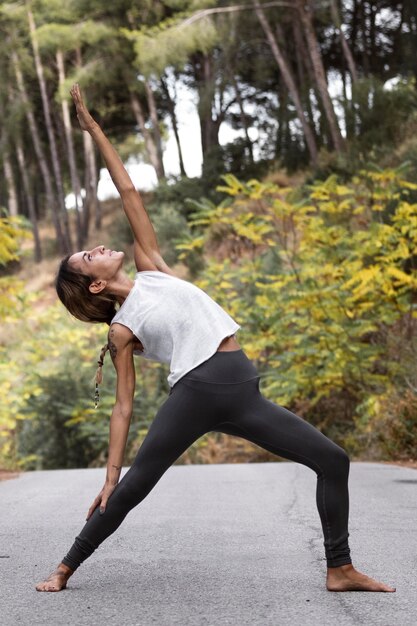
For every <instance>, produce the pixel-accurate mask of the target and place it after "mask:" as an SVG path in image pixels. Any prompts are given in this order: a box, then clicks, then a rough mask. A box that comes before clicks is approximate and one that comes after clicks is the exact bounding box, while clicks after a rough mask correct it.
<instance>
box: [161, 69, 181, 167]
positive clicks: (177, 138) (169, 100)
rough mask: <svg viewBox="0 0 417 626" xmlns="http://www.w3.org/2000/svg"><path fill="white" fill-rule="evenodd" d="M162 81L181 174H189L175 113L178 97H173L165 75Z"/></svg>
mask: <svg viewBox="0 0 417 626" xmlns="http://www.w3.org/2000/svg"><path fill="white" fill-rule="evenodd" d="M160 81H161V87H162V91H163V92H164V95H165V100H166V103H167V106H168V111H169V115H170V118H171V124H172V130H173V131H174V137H175V141H176V144H177V150H178V160H179V164H180V172H181V176H187V173H186V171H185V167H184V159H183V155H182V148H181V142H180V136H179V133H178V121H177V115H176V113H175V100H176V99H175V100H173V99H172V98H171V94H170V93H169V89H168V85H167V84H166V81H165V79H164V77H163V76H161V78H160Z"/></svg>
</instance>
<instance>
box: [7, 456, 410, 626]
mask: <svg viewBox="0 0 417 626" xmlns="http://www.w3.org/2000/svg"><path fill="white" fill-rule="evenodd" d="M103 478H104V470H102V469H99V470H95V469H91V470H69V471H45V472H30V473H27V474H23V475H22V476H20V477H19V478H17V479H15V480H9V481H5V482H2V483H0V556H1V557H2V558H0V624H1V625H2V626H16V625H23V626H26V625H27V626H34V625H38V624H39V625H42V626H49V625H51V626H52V625H56V624H62V625H64V626H66V625H70V624H71V626H84V625H85V626H104V625H106V626H122V625H123V626H134V625H138V626H148V625H151V624H152V625H158V626H174V625H181V626H200V625H201V626H203V625H210V626H217V625H218V626H220V625H223V624H231V625H233V626H244V625H246V624H251V625H255V626H256V625H268V626H269V625H271V626H278V625H279V626H327V625H328V626H335V625H336V626H360V625H362V624H366V625H367V626H373V625H377V624H378V625H381V626H415V625H416V624H417V583H416V573H417V542H416V525H417V516H416V501H417V499H416V492H417V471H416V470H414V469H408V468H404V467H399V466H395V465H385V464H381V465H380V464H376V463H352V466H351V473H350V493H351V499H350V503H351V514H350V540H351V551H352V557H353V562H354V564H355V565H356V567H357V568H358V569H361V570H362V571H365V573H367V574H369V575H371V576H374V577H376V578H380V579H381V580H384V581H385V582H386V583H388V584H392V585H394V586H396V587H397V592H396V593H392V594H382V593H360V592H351V593H330V592H328V591H327V590H326V589H325V572H326V567H325V561H324V560H323V555H324V553H323V545H322V536H321V528H320V524H319V517H318V513H317V510H316V508H315V483H316V477H315V474H314V473H313V472H312V471H311V470H309V469H308V468H306V467H304V466H302V465H298V464H295V463H284V462H282V463H259V464H238V465H205V466H174V467H172V468H170V470H168V472H167V473H166V474H165V476H163V478H162V479H161V481H160V482H159V483H158V484H157V485H156V487H155V488H154V490H153V491H152V492H151V493H150V495H149V496H148V497H147V498H146V499H145V500H144V501H143V502H142V504H141V505H140V506H139V507H137V508H136V509H134V510H133V511H132V512H131V513H130V514H129V515H128V517H127V518H126V520H125V521H124V522H123V524H122V526H121V527H120V528H119V530H118V531H117V532H116V533H115V534H114V535H112V536H111V537H110V538H109V539H108V540H107V541H106V542H105V543H104V544H102V546H101V547H100V548H99V549H98V550H97V551H96V553H95V554H94V555H93V556H92V557H91V558H90V559H89V560H88V561H86V562H85V563H84V564H83V565H82V566H81V567H80V569H79V570H78V572H77V573H76V574H75V575H74V577H73V578H72V579H71V580H70V582H69V586H68V588H67V590H65V591H64V592H61V593H57V594H47V593H38V592H36V591H35V589H34V585H35V583H36V582H37V581H38V580H39V579H41V578H42V577H44V576H45V575H47V574H49V573H50V571H51V569H52V568H53V566H55V564H57V563H58V562H59V561H60V559H61V557H62V556H63V555H64V554H65V552H66V551H67V549H68V548H69V546H70V545H71V544H72V541H73V539H74V537H75V535H76V534H77V533H78V531H79V530H80V528H81V527H82V525H83V520H84V518H85V514H86V511H87V510H88V508H89V506H90V504H91V501H92V500H93V498H94V497H95V495H96V493H98V491H99V490H100V488H101V486H102V481H103ZM5 557H7V558H5Z"/></svg>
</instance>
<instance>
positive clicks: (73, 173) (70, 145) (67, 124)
mask: <svg viewBox="0 0 417 626" xmlns="http://www.w3.org/2000/svg"><path fill="white" fill-rule="evenodd" d="M56 63H57V68H58V79H59V85H60V86H61V87H62V85H63V83H64V81H65V64H64V55H63V53H62V50H57V52H56ZM61 106H62V119H63V122H64V130H65V139H66V144H67V155H68V164H69V169H70V177H71V187H72V190H73V192H74V196H75V211H76V220H77V245H78V249H79V250H82V248H83V245H84V233H83V227H82V221H83V213H84V207H83V201H82V198H81V185H80V178H79V176H78V171H77V165H76V162H75V150H74V140H73V136H72V126H71V118H70V112H69V106H68V100H66V99H63V100H62V103H61Z"/></svg>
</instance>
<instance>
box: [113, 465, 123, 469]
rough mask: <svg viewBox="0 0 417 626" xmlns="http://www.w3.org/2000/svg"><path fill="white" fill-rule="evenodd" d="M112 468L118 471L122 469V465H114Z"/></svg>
mask: <svg viewBox="0 0 417 626" xmlns="http://www.w3.org/2000/svg"><path fill="white" fill-rule="evenodd" d="M112 467H115V468H116V469H122V465H112Z"/></svg>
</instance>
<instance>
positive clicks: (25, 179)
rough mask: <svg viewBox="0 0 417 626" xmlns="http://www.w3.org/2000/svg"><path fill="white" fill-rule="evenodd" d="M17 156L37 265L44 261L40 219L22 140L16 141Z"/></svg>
mask: <svg viewBox="0 0 417 626" xmlns="http://www.w3.org/2000/svg"><path fill="white" fill-rule="evenodd" d="M16 154H17V161H18V163H19V170H20V176H21V177H22V183H23V189H24V192H25V197H26V202H27V205H28V212H29V219H30V221H31V222H32V228H33V239H34V242H35V251H34V257H35V261H36V263H39V262H40V261H42V248H41V240H40V237H39V229H38V219H37V216H36V211H35V203H34V202H33V195H32V193H31V189H30V184H29V176H28V170H27V166H26V159H25V153H24V151H23V146H22V143H21V140H20V139H18V140H17V141H16Z"/></svg>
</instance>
